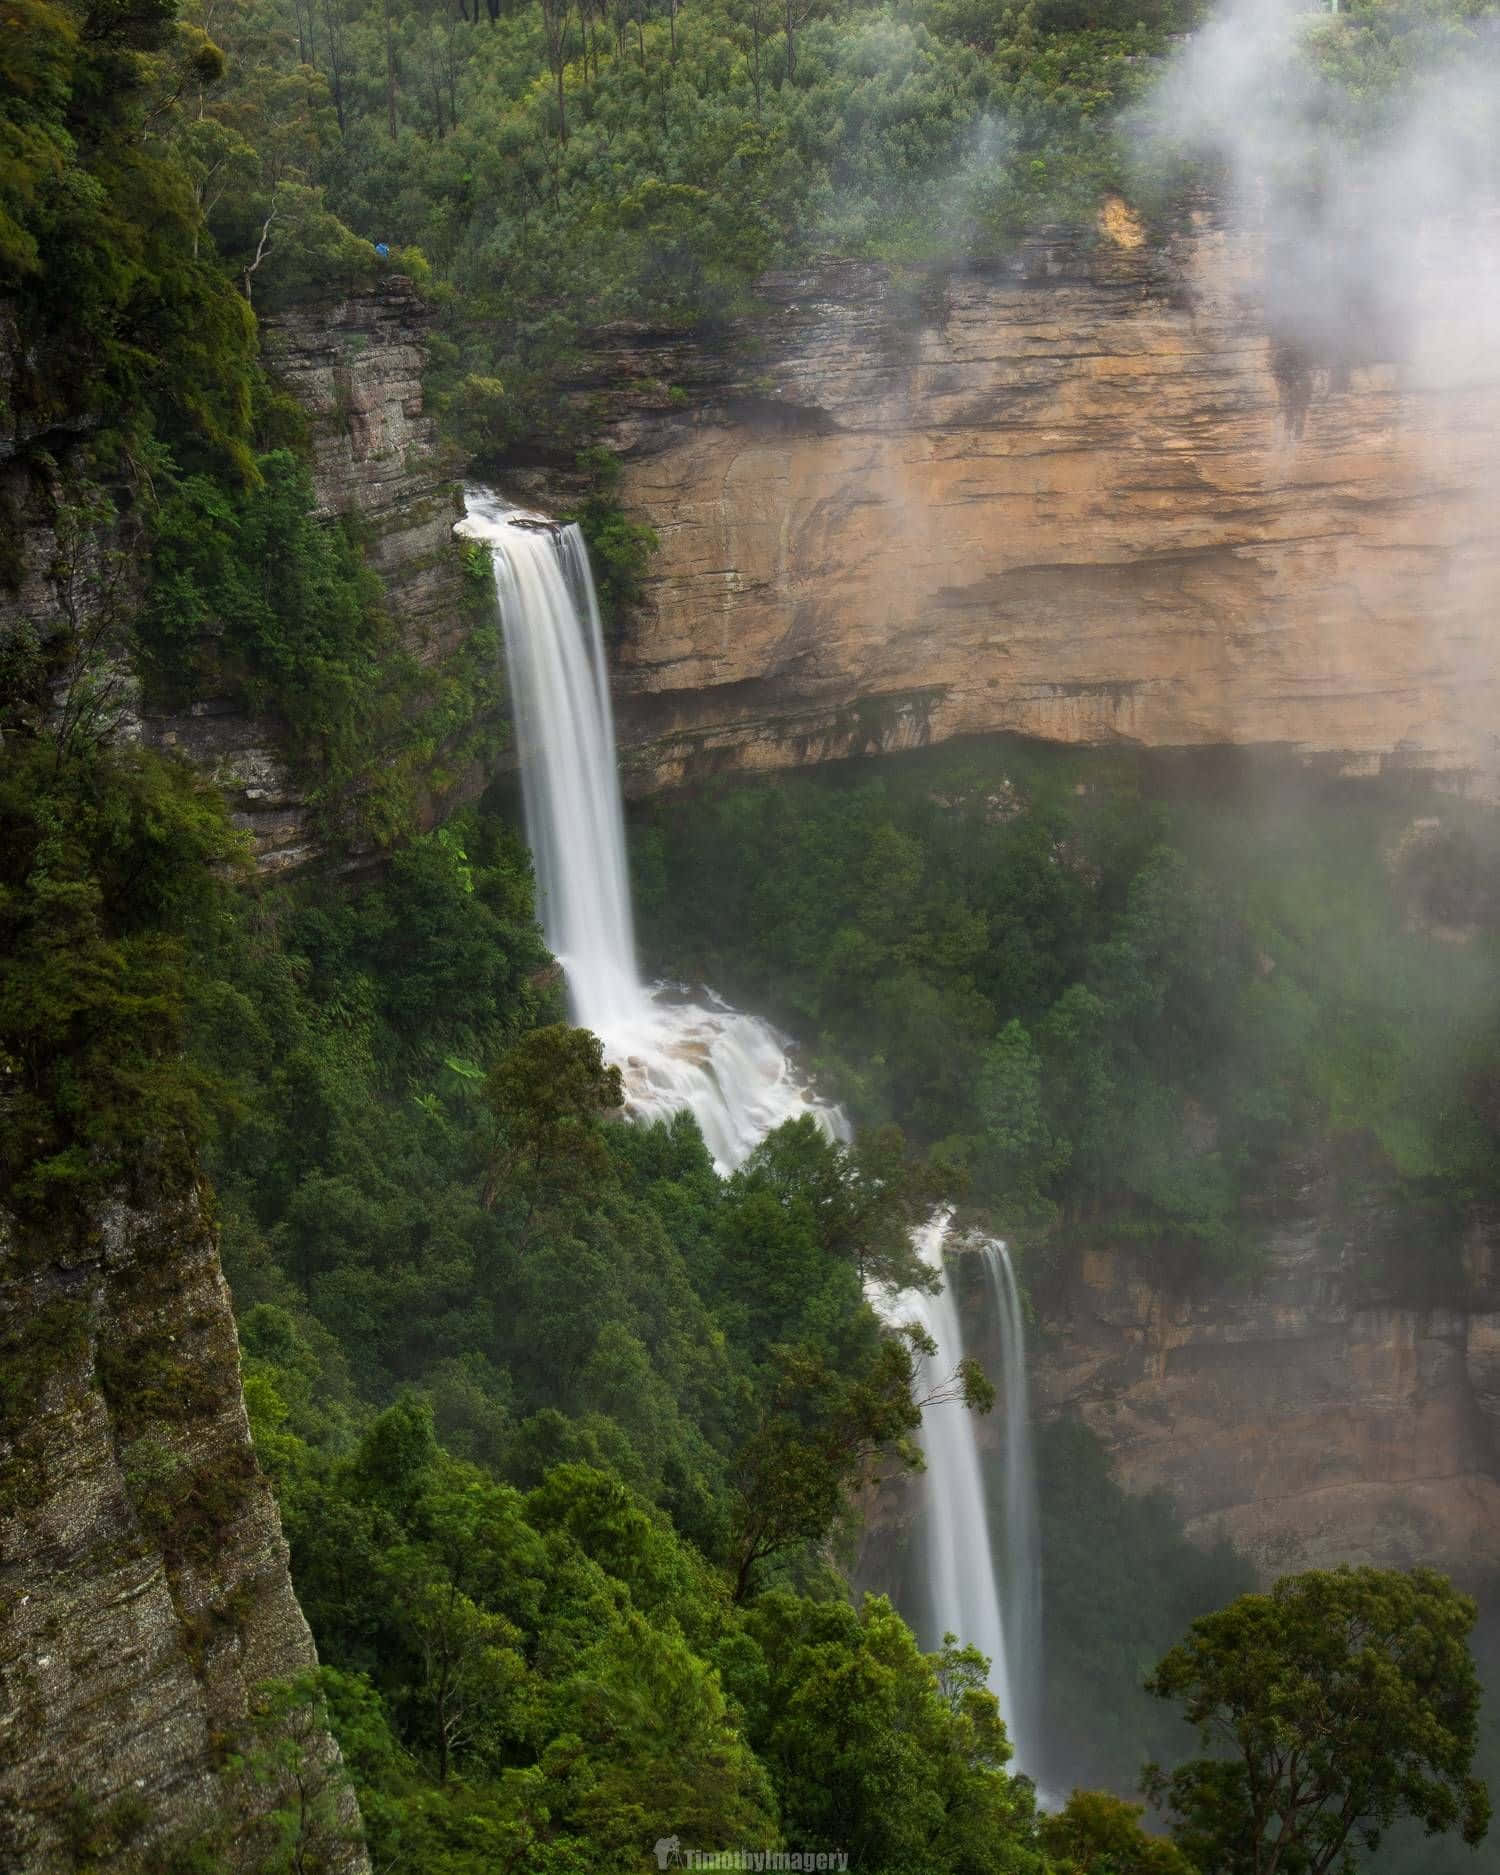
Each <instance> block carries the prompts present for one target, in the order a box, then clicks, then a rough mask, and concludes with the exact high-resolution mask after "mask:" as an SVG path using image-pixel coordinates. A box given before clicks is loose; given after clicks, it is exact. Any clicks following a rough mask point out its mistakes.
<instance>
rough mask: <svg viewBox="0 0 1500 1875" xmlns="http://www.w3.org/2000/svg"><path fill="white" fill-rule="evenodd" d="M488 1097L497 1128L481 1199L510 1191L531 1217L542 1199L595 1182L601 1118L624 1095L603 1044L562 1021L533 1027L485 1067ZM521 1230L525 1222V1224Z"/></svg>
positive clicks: (600, 1160)
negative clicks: (541, 1026)
mask: <svg viewBox="0 0 1500 1875" xmlns="http://www.w3.org/2000/svg"><path fill="white" fill-rule="evenodd" d="M484 1098H485V1103H486V1105H487V1106H488V1107H489V1109H490V1112H491V1113H492V1114H493V1116H494V1122H495V1125H494V1134H493V1137H492V1140H491V1144H490V1148H489V1153H488V1156H487V1160H486V1164H485V1175H484V1192H483V1199H482V1202H483V1203H484V1204H485V1205H486V1207H488V1206H490V1205H493V1204H494V1203H495V1202H496V1201H497V1200H498V1199H499V1197H500V1196H501V1194H502V1193H504V1194H506V1195H508V1196H514V1197H516V1198H518V1199H519V1200H520V1202H521V1203H522V1205H523V1206H524V1208H525V1217H526V1221H528V1222H529V1220H530V1218H531V1216H532V1214H533V1213H534V1211H535V1209H536V1207H537V1206H538V1205H539V1204H543V1203H545V1202H547V1201H548V1200H550V1199H554V1198H557V1197H561V1196H562V1195H564V1194H566V1193H569V1192H575V1191H578V1190H580V1189H583V1188H587V1186H588V1185H589V1184H591V1183H596V1182H597V1181H598V1180H599V1179H600V1178H601V1177H602V1176H603V1173H604V1171H605V1168H606V1167H607V1165H608V1154H607V1152H606V1149H605V1146H604V1142H603V1139H602V1138H601V1136H600V1133H599V1120H600V1118H601V1117H602V1116H603V1115H604V1114H606V1113H612V1112H613V1111H615V1109H616V1108H618V1107H619V1106H620V1105H621V1103H622V1102H623V1100H624V1098H625V1089H624V1084H623V1082H622V1081H621V1079H620V1070H619V1069H618V1068H614V1067H607V1066H606V1065H605V1061H604V1044H603V1043H602V1042H601V1041H600V1040H599V1038H598V1036H597V1035H591V1034H590V1033H589V1031H588V1030H587V1029H570V1028H568V1027H567V1026H566V1025H565V1024H563V1023H560V1022H559V1023H552V1024H550V1025H549V1026H548V1027H546V1028H541V1029H533V1030H532V1031H531V1033H530V1034H529V1035H524V1036H522V1038H521V1039H520V1041H518V1042H517V1043H516V1044H515V1046H514V1047H513V1048H511V1049H510V1050H509V1051H508V1052H507V1053H506V1054H505V1055H504V1056H502V1057H501V1059H500V1061H499V1062H498V1063H497V1064H496V1065H495V1067H494V1068H493V1069H492V1070H491V1071H490V1075H489V1078H488V1079H487V1080H486V1082H485V1086H484ZM523 1228H524V1226H523Z"/></svg>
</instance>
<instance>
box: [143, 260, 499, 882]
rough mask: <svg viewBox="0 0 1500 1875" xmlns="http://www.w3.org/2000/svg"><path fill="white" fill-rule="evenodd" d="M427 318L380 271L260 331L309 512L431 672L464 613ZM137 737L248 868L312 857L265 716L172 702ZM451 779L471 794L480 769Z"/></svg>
mask: <svg viewBox="0 0 1500 1875" xmlns="http://www.w3.org/2000/svg"><path fill="white" fill-rule="evenodd" d="M430 328H431V312H430V309H429V307H428V306H427V305H426V304H425V303H424V302H423V300H422V299H421V298H420V297H419V296H418V295H417V293H416V292H415V290H414V288H413V287H412V284H411V282H410V281H409V280H407V279H404V278H403V277H401V276H399V275H392V276H388V277H386V278H385V279H384V280H382V281H381V282H380V284H379V285H378V286H376V287H374V288H371V289H369V290H367V291H362V292H358V293H352V294H350V296H349V297H348V298H347V299H345V300H341V301H338V302H336V303H333V304H325V305H315V306H309V307H300V308H298V309H296V310H295V311H292V312H287V313H280V314H273V315H270V316H268V317H266V318H264V319H263V320H262V321H261V338H262V344H263V347H264V350H265V355H266V361H267V365H268V367H269V368H270V370H271V372H272V374H273V376H274V377H275V378H276V379H277V381H278V382H279V383H280V384H281V385H282V386H283V387H284V388H285V389H286V390H288V391H290V392H291V393H292V395H293V396H295V397H296V398H297V400H298V402H299V403H300V404H301V405H302V406H303V408H304V409H305V410H306V412H307V414H308V419H309V426H310V431H311V442H312V475H313V485H314V487H315V489H316V491H317V497H318V502H319V506H320V508H321V510H322V512H323V513H324V514H326V515H329V516H339V517H342V518H345V519H347V520H349V521H350V522H352V523H353V524H354V525H355V527H356V529H357V531H358V533H359V535H360V538H361V540H362V541H363V543H364V547H365V552H366V556H367V558H368V561H369V564H370V565H371V566H372V567H373V568H374V570H375V571H376V572H377V573H378V574H379V575H380V578H381V582H382V585H383V586H384V589H385V603H386V605H387V606H388V608H389V609H390V612H391V615H392V616H393V618H394V619H395V620H396V622H397V625H398V627H399V629H400V634H401V639H402V642H403V644H404V645H405V647H406V648H407V650H409V651H411V652H412V653H413V654H414V655H415V656H416V658H417V659H418V661H419V662H420V663H421V664H422V665H423V666H424V667H426V668H427V669H429V670H431V671H432V672H433V673H434V675H435V676H436V675H437V674H438V673H440V672H441V668H442V666H443V664H444V663H445V661H446V660H447V659H449V658H451V657H452V656H453V654H454V653H455V652H456V651H457V650H458V649H459V647H460V645H461V643H462V640H463V637H464V634H465V631H466V630H467V626H468V618H469V613H468V609H467V608H466V606H465V604H464V594H463V572H462V562H461V560H460V557H459V550H458V548H457V546H456V545H455V544H454V540H453V522H454V520H455V518H456V517H457V516H458V515H459V514H460V513H461V512H462V499H461V496H460V493H459V488H458V483H457V481H456V479H455V478H456V474H457V466H456V464H455V462H454V460H453V459H452V457H451V455H450V454H449V453H448V452H446V451H445V450H444V449H443V448H441V447H440V445H439V443H438V439H437V426H436V423H435V421H434V420H433V418H432V417H431V416H430V415H429V414H428V413H427V411H426V408H425V406H424V403H423V395H422V369H423V366H424V364H425V362H426V349H425V348H426V340H427V336H428V333H429V331H430ZM148 734H149V735H150V736H151V737H152V739H153V740H155V741H156V742H158V743H160V744H161V745H163V746H166V747H170V748H176V749H179V750H181V751H182V752H183V753H185V754H186V755H188V756H189V757H190V758H191V759H192V760H193V761H194V762H195V763H197V764H198V765H199V766H200V767H202V768H203V769H205V770H206V771H207V772H208V773H209V774H211V775H212V776H213V777H214V779H215V780H216V781H217V782H218V783H219V785H220V786H221V787H222V788H223V789H224V791H225V793H226V795H227V796H228V798H229V802H230V808H231V813H232V815H233V818H234V820H235V822H236V824H237V825H239V826H241V827H243V828H245V829H246V830H247V831H248V832H249V834H250V836H251V838H252V840H253V841H254V845H255V852H256V858H257V863H258V865H259V867H260V869H261V871H263V872H282V871H287V870H289V869H291V868H294V867H297V866H300V865H303V864H305V863H306V862H307V861H308V860H309V859H312V858H315V857H316V856H317V854H318V851H319V836H318V832H317V829H316V827H315V825H314V821H313V816H312V814H311V813H310V811H309V807H308V803H307V800H306V798H305V796H304V794H303V793H302V791H301V789H300V788H299V787H298V786H297V784H296V781H295V779H294V778H293V777H292V775H291V774H290V772H289V770H288V767H287V764H286V762H285V760H284V758H283V756H282V753H281V749H280V744H279V740H278V737H277V734H276V725H275V724H274V723H271V722H268V721H267V720H265V719H264V718H260V717H255V716H249V715H246V714H245V713H244V712H243V711H240V710H238V709H236V708H235V706H234V705H233V703H231V702H229V701H227V700H226V699H224V698H216V697H200V698H198V699H196V700H195V701H194V703H193V705H192V707H191V709H190V710H188V711H186V712H183V713H181V714H177V715H171V716H164V717H156V718H153V719H152V720H151V721H150V723H149V725H148ZM465 779H466V780H467V781H468V783H469V787H470V791H471V792H472V791H475V790H477V788H478V787H481V786H482V785H483V781H484V779H485V778H484V777H480V776H475V777H467V778H465Z"/></svg>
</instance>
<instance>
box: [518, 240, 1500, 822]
mask: <svg viewBox="0 0 1500 1875" xmlns="http://www.w3.org/2000/svg"><path fill="white" fill-rule="evenodd" d="M1264 255H1265V244H1264V241H1263V239H1262V238H1261V237H1260V236H1259V235H1257V234H1254V233H1242V234H1236V233H1232V232H1229V231H1227V230H1225V229H1224V228H1221V227H1218V226H1215V225H1214V223H1213V221H1212V220H1211V219H1210V218H1208V217H1206V216H1205V217H1201V218H1200V221H1199V225H1198V226H1197V227H1196V228H1195V229H1194V230H1193V231H1192V232H1191V233H1190V234H1188V235H1185V236H1184V237H1182V238H1181V239H1179V240H1177V241H1175V242H1174V243H1173V244H1172V245H1171V246H1170V248H1168V249H1165V250H1162V249H1155V248H1153V247H1151V246H1150V245H1149V244H1147V243H1145V242H1143V241H1141V240H1140V239H1139V234H1138V231H1137V230H1135V229H1134V228H1133V226H1132V224H1131V223H1130V221H1129V217H1128V216H1117V217H1115V218H1113V219H1111V220H1109V221H1108V226H1107V227H1106V228H1104V229H1102V230H1101V232H1100V234H1099V237H1098V239H1097V240H1095V241H1093V242H1091V243H1087V244H1085V243H1082V242H1080V241H1079V240H1077V239H1066V240H1065V239H1059V240H1057V241H1053V242H1048V241H1038V242H1036V243H1033V245H1032V246H1031V247H1030V248H1028V249H1027V250H1026V251H1025V252H1024V253H1023V254H1021V255H1019V256H1018V257H1017V258H1016V259H1015V260H1014V261H1013V262H1012V263H1010V264H1008V265H1005V266H995V267H993V268H989V269H973V268H971V269H965V270H955V269H951V268H949V269H931V270H917V271H909V272H904V273H902V272H898V271H897V270H894V269H892V268H889V267H885V266H881V265H875V264H863V263H846V264H838V265H830V266H826V267H821V268H815V269H810V270H808V271H806V272H803V273H799V274H783V275H775V276H772V277H770V278H769V279H767V280H766V281H764V282H763V283H762V288H763V294H764V297H765V299H766V301H767V303H768V306H769V313H768V315H766V316H764V317H762V318H760V319H759V320H757V321H756V322H755V323H753V324H749V325H745V326H743V327H739V328H736V329H735V330H733V331H731V332H730V333H729V334H727V335H719V336H718V337H717V338H715V339H710V338H708V337H706V336H703V335H699V336H697V337H694V338H692V339H689V340H683V339H681V338H679V337H672V336H659V335H652V334H649V333H629V334H620V333H616V334H613V335H609V336H608V337H607V338H605V339H601V341H600V344H599V346H598V348H597V350H596V352H595V355H594V369H593V372H592V375H590V376H589V377H588V378H587V380H586V381H584V382H581V383H580V384H579V386H578V387H577V394H578V396H579V397H580V398H581V399H582V398H595V399H597V398H602V399H603V400H604V402H605V407H606V409H607V411H608V421H607V435H608V440H609V441H610V443H611V445H612V446H613V447H614V448H615V449H616V450H617V451H618V452H619V453H620V455H621V456H622V458H623V461H624V476H623V483H622V488H623V499H624V504H625V506H626V508H627V510H628V512H629V513H630V514H631V516H632V517H633V518H635V519H637V520H639V521H642V522H646V523H649V524H650V525H651V526H652V527H653V528H654V529H655V530H656V533H657V535H658V536H659V539H660V542H661V546H660V551H659V553H658V554H657V555H656V557H655V560H654V563H653V566H652V570H651V573H650V576H649V578H648V581H647V590H646V599H645V603H644V604H643V606H642V607H641V608H640V610H639V612H638V615H637V616H636V618H635V619H634V620H633V621H632V622H631V623H630V625H629V626H628V627H627V629H626V632H625V634H624V637H623V639H622V641H621V642H620V643H619V645H618V646H617V648H616V653H615V679H616V695H617V705H618V711H619V717H620V731H621V742H622V747H623V750H624V754H625V760H626V763H627V767H628V769H629V774H630V783H631V785H632V787H633V788H634V789H635V790H636V791H637V792H647V791H650V790H652V789H655V788H660V787H667V786H673V785H676V784H679V783H682V782H691V781H694V780H698V779H701V778H702V777H704V776H706V775H708V774H712V773H715V772H719V771H723V770H738V769H760V768H774V767H780V766H784V765H788V764H793V763H802V762H808V761H815V760H820V759H825V758H833V757H840V756H844V755H848V754H850V753H858V752H862V751H876V750H882V749H896V748H905V747H909V746H913V745H919V744H922V743H925V742H928V741H936V740H939V739H941V738H943V737H948V736H956V735H963V734H968V733H974V732H982V731H993V730H1008V731H1014V732H1020V733H1023V734H1026V735H1034V736H1039V737H1046V738H1050V739H1054V740H1062V741H1068V742H1091V743H1102V742H1112V741H1121V740H1124V741H1130V742H1135V743H1140V744H1145V745H1151V746H1171V747H1178V746H1195V745H1206V744H1216V743H1236V744H1252V745H1282V746H1284V747H1286V748H1287V749H1289V750H1291V751H1295V752H1299V753H1302V754H1309V755H1319V756H1327V757H1331V758H1333V759H1334V760H1335V761H1336V762H1337V763H1338V764H1339V765H1340V766H1343V767H1345V768H1347V769H1349V770H1351V771H1353V772H1362V771H1367V770H1368V771H1373V770H1378V769H1380V768H1383V767H1391V766H1404V767H1417V768H1422V769H1430V770H1434V771H1438V772H1441V773H1445V774H1448V775H1451V776H1453V777H1454V778H1455V779H1458V780H1462V781H1464V782H1468V783H1477V784H1478V785H1481V786H1483V787H1485V788H1487V789H1490V790H1493V789H1494V787H1495V785H1496V779H1497V776H1500V759H1497V745H1496V739H1495V733H1494V724H1495V722H1496V720H1497V710H1496V704H1497V697H1496V677H1495V668H1494V667H1495V657H1494V654H1495V651H1496V650H1497V648H1500V647H1497V633H1500V623H1497V619H1500V605H1497V599H1500V501H1497V500H1496V499H1495V490H1496V488H1497V486H1500V481H1497V474H1496V471H1497V460H1500V456H1497V447H1496V442H1495V437H1496V435H1497V433H1500V358H1497V357H1496V355H1495V354H1494V352H1493V351H1492V350H1485V349H1483V348H1479V349H1476V348H1475V347H1473V346H1472V345H1469V344H1467V342H1466V338H1467V333H1466V326H1465V309H1464V308H1463V307H1462V306H1460V305H1457V304H1454V303H1451V302H1449V303H1444V302H1443V301H1442V300H1441V297H1440V296H1436V295H1435V296H1434V300H1435V303H1433V304H1431V305H1429V306H1427V307H1426V308H1425V309H1424V323H1423V325H1422V330H1421V335H1420V342H1418V341H1417V340H1415V339H1413V340H1412V341H1411V342H1410V344H1407V345H1405V346H1404V355H1403V356H1400V357H1396V356H1392V357H1389V358H1385V359H1377V360H1375V361H1373V362H1372V361H1371V360H1370V353H1371V350H1372V348H1374V349H1380V347H1378V346H1375V345H1374V341H1373V340H1372V341H1371V342H1370V343H1365V342H1364V340H1367V339H1369V338H1370V335H1367V334H1366V335H1360V334H1351V339H1350V347H1349V350H1348V353H1347V355H1346V356H1343V357H1340V356H1335V355H1329V356H1325V357H1312V356H1309V355H1306V354H1304V353H1299V352H1298V351H1297V350H1296V348H1295V347H1292V346H1289V345H1287V344H1285V343H1282V342H1280V341H1278V340H1277V339H1276V337H1275V336H1274V335H1273V333H1272V332H1271V330H1270V328H1269V325H1268V318H1267V313H1266V301H1267V288H1266V283H1265V279H1264ZM1385 349H1387V350H1389V351H1391V352H1395V351H1397V350H1400V349H1403V347H1398V346H1397V345H1396V344H1395V343H1394V342H1393V343H1392V344H1391V345H1389V346H1388V347H1385ZM1351 359H1353V360H1356V361H1357V362H1350V360H1351ZM1359 360H1362V362H1360V361H1359ZM520 480H521V483H522V485H528V483H529V489H530V492H531V493H533V494H535V493H537V492H538V489H539V480H538V478H537V477H535V476H532V477H530V478H526V477H524V476H523V477H521V478H520ZM540 481H541V482H544V481H545V477H543V478H540Z"/></svg>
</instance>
